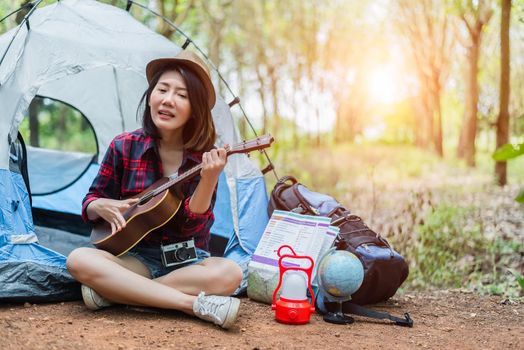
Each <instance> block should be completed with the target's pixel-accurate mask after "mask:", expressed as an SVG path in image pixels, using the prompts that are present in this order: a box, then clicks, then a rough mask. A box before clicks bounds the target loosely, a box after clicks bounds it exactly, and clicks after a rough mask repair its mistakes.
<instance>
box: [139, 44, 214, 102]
mask: <svg viewBox="0 0 524 350" xmlns="http://www.w3.org/2000/svg"><path fill="white" fill-rule="evenodd" d="M171 65H182V66H185V67H186V68H189V69H191V70H192V71H193V72H194V73H195V74H196V75H197V76H198V77H199V78H200V80H201V81H202V83H203V84H204V87H205V88H206V90H207V93H208V95H209V100H208V104H209V108H210V109H211V108H213V106H214V105H215V102H216V95H215V88H214V87H213V83H212V82H211V76H210V74H209V68H208V66H207V65H206V63H205V62H204V61H203V60H202V59H201V58H200V57H198V55H197V54H196V53H194V52H193V51H189V50H182V51H180V52H179V53H178V54H177V55H176V56H175V57H169V58H157V59H155V60H152V61H151V62H149V63H148V64H147V66H146V77H147V82H148V83H150V82H151V79H153V77H154V76H155V74H156V73H157V72H158V71H159V70H161V69H162V68H164V67H165V66H171Z"/></svg>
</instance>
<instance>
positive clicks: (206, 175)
mask: <svg viewBox="0 0 524 350" xmlns="http://www.w3.org/2000/svg"><path fill="white" fill-rule="evenodd" d="M225 147H226V148H227V147H228V145H226V146H225ZM226 162H227V152H226V149H225V148H217V149H212V150H211V151H209V152H205V153H204V154H203V155H202V170H201V171H200V176H201V178H202V179H206V180H212V181H217V180H218V176H219V175H220V173H221V172H222V170H223V169H224V167H225V166H226Z"/></svg>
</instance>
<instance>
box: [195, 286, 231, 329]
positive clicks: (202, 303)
mask: <svg viewBox="0 0 524 350" xmlns="http://www.w3.org/2000/svg"><path fill="white" fill-rule="evenodd" d="M197 298H198V301H197V303H198V312H199V314H200V315H201V316H207V317H210V318H212V319H213V320H214V321H216V322H224V320H221V319H220V318H219V317H218V312H217V311H218V309H219V308H220V307H221V306H222V305H224V304H225V303H226V300H227V299H225V298H224V299H223V300H224V301H222V302H220V301H219V300H220V299H222V298H218V297H216V296H213V295H209V296H207V297H205V293H204V292H200V294H198V296H197Z"/></svg>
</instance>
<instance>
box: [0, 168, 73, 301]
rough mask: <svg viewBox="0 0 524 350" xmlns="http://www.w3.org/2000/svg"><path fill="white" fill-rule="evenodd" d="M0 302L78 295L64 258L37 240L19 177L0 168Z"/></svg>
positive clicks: (68, 297)
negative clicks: (0, 195) (0, 194)
mask: <svg viewBox="0 0 524 350" xmlns="http://www.w3.org/2000/svg"><path fill="white" fill-rule="evenodd" d="M0 191H1V193H2V198H0V286H1V288H0V301H8V302H9V301H11V302H16V301H31V302H37V301H56V300H72V299H78V298H79V297H80V289H79V285H78V283H77V282H76V281H75V280H74V279H73V277H72V276H71V275H70V274H69V273H68V272H67V269H66V266H65V261H66V258H65V256H63V255H60V254H58V253H56V252H54V251H52V250H49V249H47V248H45V247H43V246H41V245H39V244H37V243H31V242H34V241H35V240H36V236H35V233H34V226H33V222H32V216H31V207H30V204H29V196H28V193H27V190H26V187H25V184H24V180H23V178H22V176H21V175H20V174H18V173H13V172H11V171H9V170H6V169H1V170H0Z"/></svg>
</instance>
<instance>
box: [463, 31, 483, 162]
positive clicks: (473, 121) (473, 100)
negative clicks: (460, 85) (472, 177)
mask: <svg viewBox="0 0 524 350" xmlns="http://www.w3.org/2000/svg"><path fill="white" fill-rule="evenodd" d="M471 41H472V42H471V46H470V47H469V48H468V54H467V59H468V67H467V78H466V84H467V88H466V111H465V115H464V124H463V125H462V131H461V133H460V136H461V140H460V141H459V149H458V152H457V155H458V156H459V157H461V156H463V158H464V159H465V160H466V164H467V165H468V166H475V139H476V136H477V113H478V99H479V91H478V89H479V88H478V79H477V75H478V61H479V50H480V32H479V33H478V35H474V36H472V38H471Z"/></svg>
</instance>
